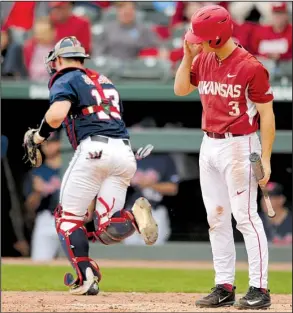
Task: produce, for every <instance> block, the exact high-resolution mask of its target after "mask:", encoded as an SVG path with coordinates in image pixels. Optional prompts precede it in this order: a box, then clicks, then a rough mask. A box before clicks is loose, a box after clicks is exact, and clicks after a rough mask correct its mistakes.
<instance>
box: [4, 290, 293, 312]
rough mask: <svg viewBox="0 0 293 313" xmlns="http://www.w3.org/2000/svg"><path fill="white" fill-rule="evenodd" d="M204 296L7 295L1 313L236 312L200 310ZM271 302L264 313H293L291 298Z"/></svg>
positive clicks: (221, 309) (114, 294) (283, 297)
mask: <svg viewBox="0 0 293 313" xmlns="http://www.w3.org/2000/svg"><path fill="white" fill-rule="evenodd" d="M201 296H202V295H200V294H183V293H104V292H101V293H100V294H99V295H98V296H79V297H78V296H71V295H69V294H68V293H65V292H12V291H11V292H8V291H7V292H3V293H2V312H217V311H218V312H235V309H233V307H227V308H219V309H197V308H196V307H195V306H194V301H195V300H196V299H198V298H199V297H201ZM272 302H273V304H272V306H271V308H270V309H268V310H266V311H263V312H270V311H271V312H292V299H291V296H290V295H273V296H272ZM250 312H252V310H250ZM257 312H262V311H261V310H258V311H257Z"/></svg>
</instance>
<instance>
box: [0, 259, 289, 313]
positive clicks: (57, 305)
mask: <svg viewBox="0 0 293 313" xmlns="http://www.w3.org/2000/svg"><path fill="white" fill-rule="evenodd" d="M2 264H29V265H36V266H37V265H38V264H39V265H43V264H47V265H50V266H56V265H68V261H67V260H65V259H59V260H56V261H53V262H50V263H36V262H32V261H31V260H30V259H7V258H3V259H2ZM99 265H100V267H101V268H103V267H104V268H105V267H108V268H111V267H128V268H129V267H130V268H139V267H143V268H144V267H147V268H183V269H212V268H213V266H212V263H211V262H179V261H116V260H100V261H99ZM237 269H247V264H246V263H237ZM270 269H271V270H279V271H284V270H292V264H291V263H288V264H286V263H274V264H270ZM202 296H203V294H192V293H189V294H188V293H133V292H132V293H107V292H101V293H100V294H99V295H98V296H72V295H70V294H69V293H67V292H55V291H52V292H33V291H30V292H23V291H4V292H2V308H1V309H2V310H1V311H2V312H235V309H234V308H233V307H227V308H219V309H202V308H201V309H198V308H196V307H195V305H194V303H195V300H197V299H199V298H200V297H202ZM237 296H238V297H239V296H240V295H237ZM272 303H273V304H272V306H271V308H270V309H268V310H266V311H263V312H292V296H291V295H272ZM250 312H253V311H252V310H250ZM257 312H262V311H260V310H258V311H257Z"/></svg>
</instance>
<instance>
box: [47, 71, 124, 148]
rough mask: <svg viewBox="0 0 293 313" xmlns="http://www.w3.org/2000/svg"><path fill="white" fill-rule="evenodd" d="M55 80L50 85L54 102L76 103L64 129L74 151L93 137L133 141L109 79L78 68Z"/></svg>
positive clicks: (63, 73) (57, 75)
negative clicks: (84, 141) (67, 101)
mask: <svg viewBox="0 0 293 313" xmlns="http://www.w3.org/2000/svg"><path fill="white" fill-rule="evenodd" d="M54 77H55V78H54ZM54 77H53V78H52V79H51V82H50V84H49V86H50V103H51V104H52V103H54V102H55V101H58V100H64V99H68V100H70V102H71V103H72V105H71V109H70V112H69V114H68V116H67V118H66V119H65V120H64V123H63V127H64V128H65V130H66V132H67V136H68V138H69V140H70V143H71V145H72V146H73V148H74V149H76V147H77V146H78V144H79V143H80V141H81V140H83V139H85V138H87V137H89V136H94V135H102V136H107V137H111V138H124V139H126V138H129V135H128V132H127V130H126V127H125V124H124V122H123V120H122V113H123V107H122V102H121V100H120V96H119V93H118V91H117V90H116V88H115V86H114V85H113V83H112V82H111V81H110V80H109V79H108V78H107V77H105V76H103V75H99V74H98V73H95V72H94V71H90V70H82V69H76V68H70V69H66V70H65V71H63V72H62V73H57V74H56V76H54Z"/></svg>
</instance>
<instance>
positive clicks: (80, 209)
mask: <svg viewBox="0 0 293 313" xmlns="http://www.w3.org/2000/svg"><path fill="white" fill-rule="evenodd" d="M104 148H105V147H104V146H103V144H101V143H98V142H93V141H91V140H90V138H88V139H86V140H84V141H83V142H81V144H80V145H79V147H78V149H77V150H76V152H75V155H74V157H73V159H72V161H71V163H70V165H69V168H68V169H67V171H66V173H65V175H64V178H63V181H62V185H61V190H60V204H61V205H60V207H59V208H58V209H56V212H55V217H56V228H57V232H58V235H59V239H60V241H61V244H62V247H63V250H64V251H65V253H66V255H67V257H68V259H69V261H70V262H71V264H72V266H73V267H74V269H75V271H76V274H77V279H75V280H74V279H73V277H72V275H68V274H66V275H65V280H64V282H65V284H66V285H68V286H71V290H70V292H71V293H73V294H97V293H98V286H97V281H99V280H100V279H101V275H100V273H99V269H98V266H97V265H96V264H95V263H94V262H93V260H91V259H90V258H89V246H88V240H87V234H86V230H85V228H84V218H85V214H86V212H87V208H88V206H89V205H90V203H91V201H92V199H94V197H95V196H96V195H97V194H98V192H99V188H100V185H101V182H102V181H103V180H104V178H105V177H107V174H108V168H109V159H110V158H109V157H108V154H107V153H104V154H103V156H102V157H101V158H100V159H94V160H93V159H90V158H89V157H88V156H89V153H95V151H101V150H103V149H104Z"/></svg>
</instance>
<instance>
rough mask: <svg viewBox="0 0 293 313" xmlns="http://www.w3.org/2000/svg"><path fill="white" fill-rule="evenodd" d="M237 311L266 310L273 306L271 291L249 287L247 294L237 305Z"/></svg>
mask: <svg viewBox="0 0 293 313" xmlns="http://www.w3.org/2000/svg"><path fill="white" fill-rule="evenodd" d="M234 306H235V308H237V309H265V308H268V307H270V306H271V296H270V291H269V290H264V289H261V288H255V287H249V289H248V292H247V294H246V295H245V296H244V297H242V298H240V299H239V301H237V302H236V303H235V305H234Z"/></svg>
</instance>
